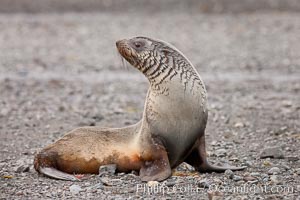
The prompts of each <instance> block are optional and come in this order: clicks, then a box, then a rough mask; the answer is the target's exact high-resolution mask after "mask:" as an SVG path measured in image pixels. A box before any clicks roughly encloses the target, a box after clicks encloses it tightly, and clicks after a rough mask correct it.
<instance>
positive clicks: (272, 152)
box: [260, 146, 284, 159]
mask: <svg viewBox="0 0 300 200" xmlns="http://www.w3.org/2000/svg"><path fill="white" fill-rule="evenodd" d="M260 158H276V159H283V158H284V154H283V151H282V148H281V147H279V146H277V147H267V148H264V149H263V150H262V151H261V153H260Z"/></svg>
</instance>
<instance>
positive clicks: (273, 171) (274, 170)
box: [268, 167, 280, 175]
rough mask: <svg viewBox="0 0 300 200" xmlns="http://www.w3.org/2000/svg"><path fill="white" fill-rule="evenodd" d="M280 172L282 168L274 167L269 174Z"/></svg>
mask: <svg viewBox="0 0 300 200" xmlns="http://www.w3.org/2000/svg"><path fill="white" fill-rule="evenodd" d="M279 173H280V169H279V168H278V167H272V168H271V169H270V170H269V171H268V174H269V175H272V174H279Z"/></svg>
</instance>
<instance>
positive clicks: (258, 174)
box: [250, 172, 261, 177]
mask: <svg viewBox="0 0 300 200" xmlns="http://www.w3.org/2000/svg"><path fill="white" fill-rule="evenodd" d="M250 175H251V176H255V177H259V176H261V174H260V173H259V172H252V173H250Z"/></svg>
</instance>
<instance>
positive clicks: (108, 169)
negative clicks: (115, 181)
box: [99, 164, 117, 176]
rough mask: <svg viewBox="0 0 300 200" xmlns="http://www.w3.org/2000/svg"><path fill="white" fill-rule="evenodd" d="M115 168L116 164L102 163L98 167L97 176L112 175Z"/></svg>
mask: <svg viewBox="0 0 300 200" xmlns="http://www.w3.org/2000/svg"><path fill="white" fill-rule="evenodd" d="M116 169H117V165H116V164H110V165H102V166H100V167H99V176H103V175H104V174H109V175H113V174H115V173H116Z"/></svg>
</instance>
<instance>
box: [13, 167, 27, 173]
mask: <svg viewBox="0 0 300 200" xmlns="http://www.w3.org/2000/svg"><path fill="white" fill-rule="evenodd" d="M29 170H30V166H29V165H21V166H19V167H17V169H16V170H15V171H16V172H17V173H22V172H29Z"/></svg>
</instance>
